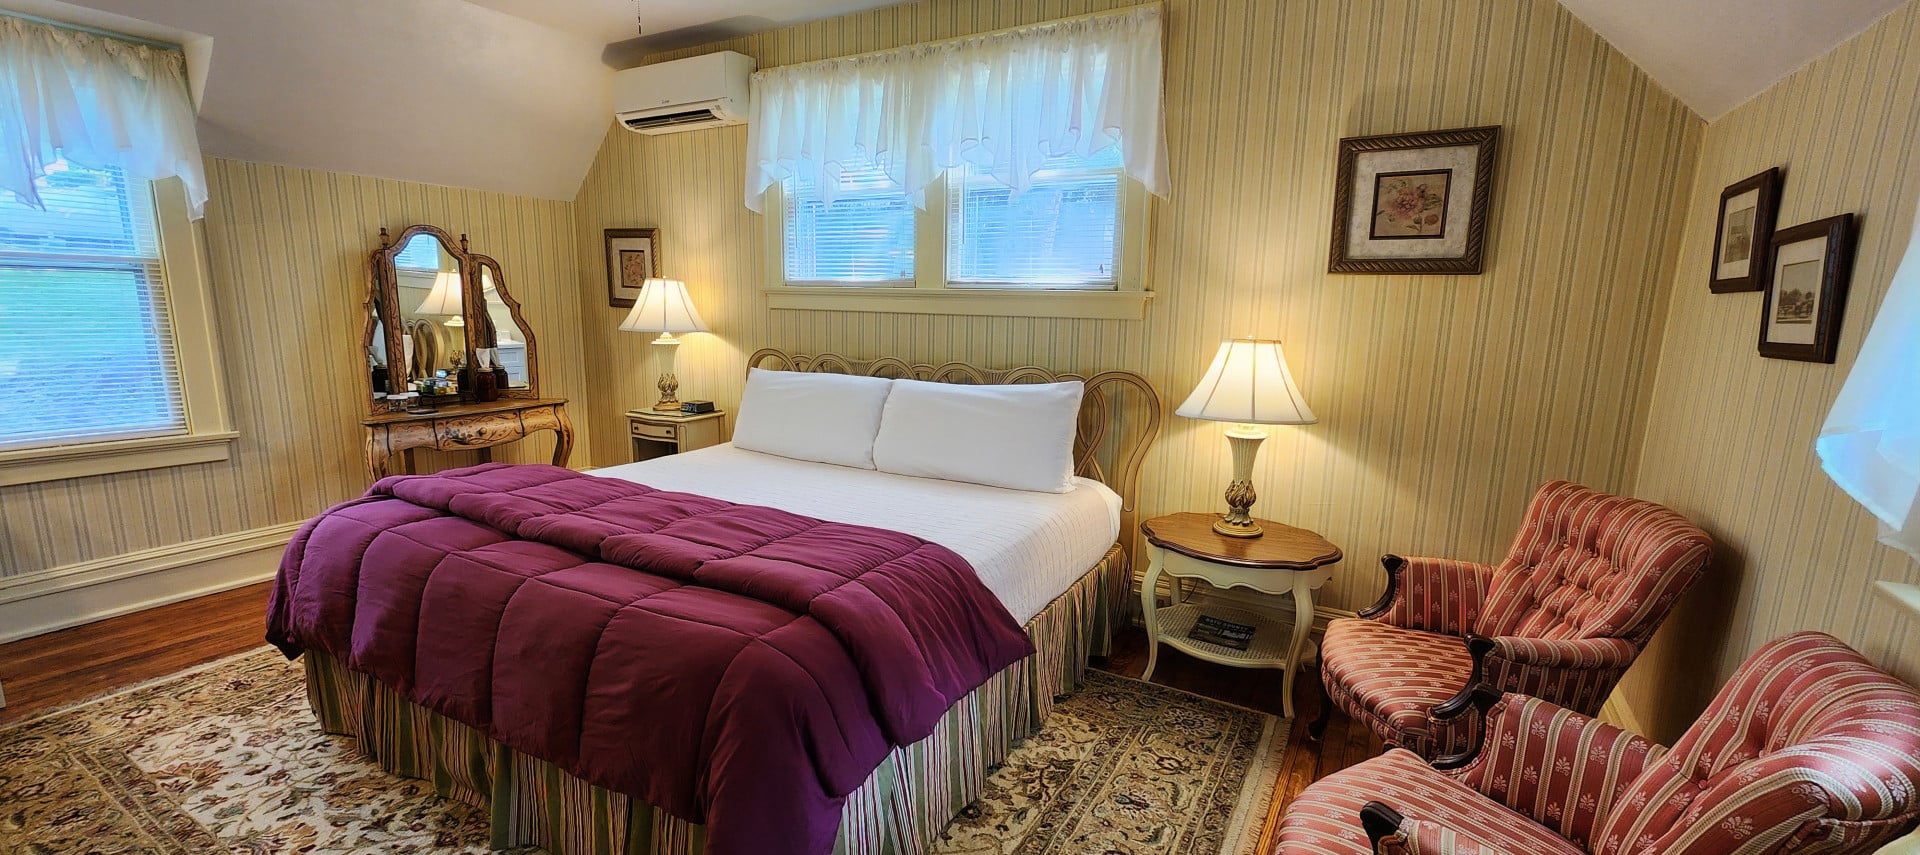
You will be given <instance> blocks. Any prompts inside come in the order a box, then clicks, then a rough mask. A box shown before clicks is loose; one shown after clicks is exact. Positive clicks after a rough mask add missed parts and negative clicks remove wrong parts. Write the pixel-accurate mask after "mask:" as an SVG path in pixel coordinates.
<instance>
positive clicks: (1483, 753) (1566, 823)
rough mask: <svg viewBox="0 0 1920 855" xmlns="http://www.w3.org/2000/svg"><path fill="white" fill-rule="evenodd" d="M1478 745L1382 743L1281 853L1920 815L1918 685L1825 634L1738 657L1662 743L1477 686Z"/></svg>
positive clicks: (1553, 846)
mask: <svg viewBox="0 0 1920 855" xmlns="http://www.w3.org/2000/svg"><path fill="white" fill-rule="evenodd" d="M1476 700H1477V701H1478V702H1479V703H1480V704H1481V705H1482V706H1484V707H1486V708H1487V710H1486V716H1485V719H1484V721H1485V723H1486V731H1485V734H1484V737H1483V738H1481V739H1477V740H1475V742H1476V743H1477V744H1478V748H1477V751H1473V752H1469V753H1468V754H1466V755H1464V756H1460V757H1456V758H1450V759H1449V760H1446V761H1442V762H1441V763H1440V764H1439V766H1440V767H1441V768H1436V767H1434V766H1429V765H1427V764H1426V763H1425V762H1423V761H1422V760H1421V758H1420V757H1418V756H1416V755H1414V754H1413V753H1412V752H1409V751H1400V750H1395V751H1389V752H1387V753H1386V754H1385V755H1383V756H1380V757H1376V758H1374V759H1372V760H1368V761H1366V762H1365V763H1361V764H1360V765H1358V766H1353V767H1350V768H1348V769H1346V770H1343V771H1341V772H1337V773H1334V774H1333V775H1331V776H1328V777H1327V778H1325V779H1322V780H1320V781H1318V782H1316V783H1314V784H1313V785H1312V786H1310V787H1308V788H1307V789H1306V790H1305V791H1304V792H1302V793H1301V794H1300V796H1299V797H1298V798H1296V799H1295V800H1294V801H1293V803H1292V804H1290V805H1288V807H1287V815H1286V817H1285V818H1284V819H1283V820H1282V821H1281V825H1280V836H1279V842H1278V845H1277V846H1276V847H1275V848H1274V855H1309V854H1310V855H1361V853H1367V852H1375V853H1417V854H1418V855H1446V854H1447V853H1459V855H1465V853H1483V855H1495V853H1508V854H1509V855H1727V854H1728V853H1752V855H1759V853H1787V852H1792V853H1855V852H1858V853H1868V852H1872V851H1874V850H1875V849H1876V848H1878V847H1879V846H1881V845H1883V844H1885V843H1887V842H1888V841H1890V840H1893V839H1895V838H1897V837H1899V836H1900V835H1901V834H1904V833H1906V832H1908V831H1910V830H1912V829H1913V828H1914V827H1915V825H1916V824H1920V693H1916V692H1915V691H1914V690H1913V689H1912V688H1910V687H1908V686H1906V685H1905V684H1903V683H1901V682H1900V681H1898V680H1896V679H1894V678H1893V677H1891V676H1888V675H1887V674H1886V673H1884V672H1882V671H1880V670H1879V669H1878V668H1875V667H1874V666H1873V665H1872V664H1871V663H1869V662H1867V661H1866V660H1865V659H1864V658H1862V657H1861V656H1860V654H1858V653H1855V652H1853V650H1851V649H1849V648H1848V647H1847V646H1846V645H1845V644H1842V643H1840V641H1839V640H1838V639H1836V638H1834V637H1832V636H1829V635H1824V634H1821V633H1817V632H1803V633H1799V634H1796V635H1789V636H1787V637H1785V638H1781V639H1777V640H1775V641H1772V642H1769V643H1768V644H1766V645H1765V646H1763V647H1761V648H1760V650H1759V651H1757V652H1756V653H1754V654H1753V656H1752V657H1750V658H1749V659H1747V661H1746V663H1745V664H1743V665H1741V666H1740V669H1739V670H1738V671H1736V672H1735V673H1734V676H1733V679H1732V681H1730V682H1729V683H1728V684H1727V686H1726V688H1724V689H1722V690H1721V691H1720V694H1719V695H1718V696H1716V697H1715V698H1714V700H1713V703H1712V704H1710V705H1709V706H1708V707H1707V711H1706V712H1705V713H1704V714H1702V715H1701V717H1700V719H1699V720H1698V721H1696V722H1694V724H1693V727H1691V728H1689V729H1688V730H1687V732H1686V734H1684V735H1683V736H1681V737H1680V741H1679V742H1677V743H1675V744H1674V746H1673V748H1671V749H1668V748H1665V747H1662V746H1659V745H1655V744H1653V743H1651V742H1648V741H1647V740H1644V739H1641V738H1640V737H1638V736H1635V735H1633V734H1631V733H1628V732H1626V731H1624V730H1620V729H1619V728H1616V727H1613V726H1612V725H1609V724H1606V723H1605V722H1601V721H1596V720H1594V719H1590V718H1588V717H1586V716H1583V715H1580V714H1578V713H1575V712H1572V711H1570V710H1567V709H1563V708H1561V707H1557V706H1554V705H1553V704H1550V703H1547V702H1546V701H1542V700H1539V699H1537V698H1528V697H1524V696H1521V695H1515V694H1506V695H1500V694H1497V693H1494V692H1491V691H1486V692H1482V693H1479V694H1478V695H1477V698H1476Z"/></svg>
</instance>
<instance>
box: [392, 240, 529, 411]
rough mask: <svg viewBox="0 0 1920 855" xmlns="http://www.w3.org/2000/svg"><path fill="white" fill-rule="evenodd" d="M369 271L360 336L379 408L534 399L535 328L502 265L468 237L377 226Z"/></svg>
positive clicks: (412, 407)
mask: <svg viewBox="0 0 1920 855" xmlns="http://www.w3.org/2000/svg"><path fill="white" fill-rule="evenodd" d="M371 268H372V269H371V278H372V289H371V291H370V294H369V297H368V300H367V322H366V332H365V337H364V340H365V349H366V360H367V378H368V387H369V393H370V396H371V399H372V410H373V411H374V412H376V413H380V412H394V411H399V410H415V411H419V410H426V409H433V408H437V407H441V406H446V405H451V404H461V403H476V402H489V401H494V400H498V399H499V398H534V397H537V393H536V391H535V389H536V387H537V385H538V382H539V369H538V367H537V366H538V362H537V361H536V350H535V345H534V339H533V335H532V331H531V330H530V329H529V328H528V325H527V323H526V319H525V318H524V317H522V316H521V314H520V304H519V303H518V302H517V301H515V300H514V299H513V296H512V294H511V293H509V292H508V290H507V288H508V286H507V282H506V276H505V275H504V274H503V273H502V271H501V269H500V264H499V262H496V261H494V260H493V259H491V258H488V257H487V256H484V255H476V254H474V253H472V252H471V251H470V250H469V247H468V245H467V239H466V236H465V235H462V236H461V237H460V238H459V239H458V240H455V239H454V237H453V236H452V235H450V234H448V233H447V232H446V231H444V230H442V229H439V228H437V227H434V226H428V225H415V226H408V227H407V228H404V229H401V230H400V232H399V234H398V235H390V234H389V233H388V232H387V230H386V229H381V230H380V248H379V249H378V250H376V251H374V253H373V257H372V265H371ZM473 283H477V285H478V287H470V285H471V284H473ZM482 375H486V376H482Z"/></svg>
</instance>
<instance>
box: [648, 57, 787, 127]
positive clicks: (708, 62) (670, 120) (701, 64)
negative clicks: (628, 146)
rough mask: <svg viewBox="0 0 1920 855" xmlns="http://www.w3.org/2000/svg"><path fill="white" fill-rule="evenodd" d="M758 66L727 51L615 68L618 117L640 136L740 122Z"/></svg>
mask: <svg viewBox="0 0 1920 855" xmlns="http://www.w3.org/2000/svg"><path fill="white" fill-rule="evenodd" d="M753 69H754V61H753V57H750V56H747V55H746V54H742V53H735V52H733V51H730V50H726V51H720V52H718V53H709V54H704V55H701V56H694V57H688V58H686V59H676V60H673V61H672V62H662V63H657V64H654V65H643V66H640V67H639V68H629V69H627V70H626V71H620V72H615V73H614V75H613V114H614V118H615V119H618V120H619V122H620V124H621V125H623V126H625V127H626V129H627V130H630V131H633V132H634V133H640V134H671V133H678V132H680V131H694V130H699V129H701V128H717V127H721V126H723V125H738V124H740V123H742V122H745V121H746V120H747V107H748V104H749V100H748V99H749V98H750V97H751V96H750V95H749V94H748V86H747V81H748V78H750V77H752V76H753Z"/></svg>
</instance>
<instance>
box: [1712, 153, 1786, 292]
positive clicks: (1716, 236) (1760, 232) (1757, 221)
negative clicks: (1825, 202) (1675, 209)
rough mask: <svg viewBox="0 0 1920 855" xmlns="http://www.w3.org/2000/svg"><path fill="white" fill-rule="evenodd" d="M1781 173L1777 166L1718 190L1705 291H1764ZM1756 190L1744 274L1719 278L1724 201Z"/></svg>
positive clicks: (1770, 268) (1770, 267)
mask: <svg viewBox="0 0 1920 855" xmlns="http://www.w3.org/2000/svg"><path fill="white" fill-rule="evenodd" d="M1782 176H1783V174H1782V173H1781V171H1780V167H1777V166H1776V167H1773V168H1772V169H1769V170H1767V171H1765V172H1762V173H1760V174H1759V175H1755V176H1753V177H1751V178H1747V179H1745V180H1742V181H1738V182H1735V183H1733V184H1731V185H1728V187H1727V189H1725V190H1722V191H1720V215H1719V216H1718V217H1715V218H1714V222H1713V258H1712V260H1711V264H1710V265H1709V266H1708V268H1707V290H1709V291H1711V292H1713V293H1715V294H1738V293H1742V292H1747V291H1765V290H1767V280H1768V279H1769V278H1771V277H1772V275H1773V230H1774V226H1775V224H1776V223H1775V221H1776V220H1777V218H1778V217H1779V214H1780V187H1781V183H1782ZM1756 191H1757V193H1758V198H1756V199H1755V200H1754V209H1753V234H1752V242H1751V244H1750V246H1751V247H1752V249H1751V250H1750V251H1749V252H1748V257H1747V275H1745V276H1729V277H1727V278H1725V279H1722V278H1720V265H1721V263H1722V262H1721V258H1720V253H1721V252H1722V251H1723V250H1725V249H1726V244H1725V241H1726V238H1727V203H1729V202H1732V201H1733V200H1734V199H1737V198H1739V197H1741V196H1745V195H1746V194H1748V193H1753V192H1756Z"/></svg>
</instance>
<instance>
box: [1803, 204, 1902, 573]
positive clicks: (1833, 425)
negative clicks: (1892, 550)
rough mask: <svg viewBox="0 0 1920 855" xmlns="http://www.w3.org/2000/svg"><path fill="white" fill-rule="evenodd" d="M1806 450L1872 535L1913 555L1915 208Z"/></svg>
mask: <svg viewBox="0 0 1920 855" xmlns="http://www.w3.org/2000/svg"><path fill="white" fill-rule="evenodd" d="M1814 449H1815V450H1816V451H1817V452H1818V453H1819V455H1820V466H1821V468H1823V469H1825V470H1826V471H1827V475H1828V476H1829V477H1831V478H1833V480H1834V483H1836V484H1839V485H1840V488H1841V489H1843V490H1845V491H1847V493H1848V494H1849V495H1851V496H1853V498H1855V499H1857V500H1858V501H1859V502H1860V504H1862V505H1865V506H1866V508H1867V510H1869V511H1872V512H1873V515H1874V516H1876V517H1879V518H1880V540H1881V541H1882V542H1883V543H1886V544H1887V545H1889V546H1893V547H1896V548H1898V549H1903V550H1905V551H1906V552H1907V553H1908V554H1911V555H1913V556H1914V557H1915V558H1920V501H1916V500H1917V499H1920V215H1916V218H1915V221H1914V236H1913V240H1912V241H1911V242H1910V243H1909V244H1908V246H1907V254H1906V258H1905V259H1903V260H1902V261H1901V262H1900V269H1899V271H1898V272H1896V273H1895V274H1894V276H1893V285H1892V286H1891V287H1890V288H1888V290H1887V297H1886V300H1885V301H1884V302H1882V303H1881V304H1880V312H1879V314H1878V315H1877V316H1876V317H1875V318H1874V320H1873V328H1872V329H1871V330H1869V331H1868V332H1867V340H1866V342H1865V343H1864V344H1862V345H1861V348H1860V358H1859V359H1858V360H1856V361H1855V362H1854V363H1853V369H1852V371H1851V372H1849V373H1848V374H1847V381H1846V385H1844V386H1842V387H1841V389H1840V396H1839V398H1837V399H1836V400H1835V401H1834V402H1833V409H1832V410H1831V411H1829V412H1828V413H1827V423H1826V424H1825V425H1823V426H1822V427H1821V428H1820V438H1819V439H1818V440H1816V441H1815V442H1814Z"/></svg>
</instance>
